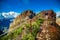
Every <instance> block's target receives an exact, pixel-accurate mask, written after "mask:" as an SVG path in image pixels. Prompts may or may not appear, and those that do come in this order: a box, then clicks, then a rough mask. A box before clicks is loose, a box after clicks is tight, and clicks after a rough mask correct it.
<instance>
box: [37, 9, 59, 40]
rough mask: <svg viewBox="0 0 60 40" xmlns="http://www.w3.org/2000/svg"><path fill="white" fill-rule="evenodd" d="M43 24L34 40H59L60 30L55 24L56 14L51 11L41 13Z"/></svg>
mask: <svg viewBox="0 0 60 40" xmlns="http://www.w3.org/2000/svg"><path fill="white" fill-rule="evenodd" d="M41 15H42V16H41V17H42V18H44V22H43V23H42V25H41V27H40V31H39V32H38V33H37V36H36V40H60V35H59V34H60V30H59V29H58V27H59V26H58V25H57V24H56V14H55V13H54V12H53V11H52V10H47V11H42V12H41Z"/></svg>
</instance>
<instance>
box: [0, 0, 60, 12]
mask: <svg viewBox="0 0 60 40" xmlns="http://www.w3.org/2000/svg"><path fill="white" fill-rule="evenodd" d="M24 10H33V11H34V12H40V11H42V10H54V11H55V12H58V13H60V0H0V13H2V12H10V11H13V12H18V13H21V12H23V11H24Z"/></svg>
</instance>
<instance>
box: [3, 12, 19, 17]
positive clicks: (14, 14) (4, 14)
mask: <svg viewBox="0 0 60 40" xmlns="http://www.w3.org/2000/svg"><path fill="white" fill-rule="evenodd" d="M2 15H3V16H4V17H5V18H11V17H14V18H16V17H17V16H18V15H19V13H17V12H12V11H10V12H7V13H6V12H3V13H2Z"/></svg>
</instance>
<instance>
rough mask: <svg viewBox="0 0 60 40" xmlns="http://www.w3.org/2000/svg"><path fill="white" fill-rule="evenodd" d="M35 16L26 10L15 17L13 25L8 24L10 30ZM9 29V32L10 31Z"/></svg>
mask: <svg viewBox="0 0 60 40" xmlns="http://www.w3.org/2000/svg"><path fill="white" fill-rule="evenodd" d="M35 15H36V14H35V13H34V12H33V11H31V10H26V11H24V12H22V13H21V14H20V15H19V16H17V17H16V19H15V20H14V22H13V23H11V24H10V29H11V30H12V29H13V28H18V27H17V26H20V25H21V24H23V23H25V22H29V21H30V19H32V18H33V17H34V16H35ZM10 29H9V31H10Z"/></svg>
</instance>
